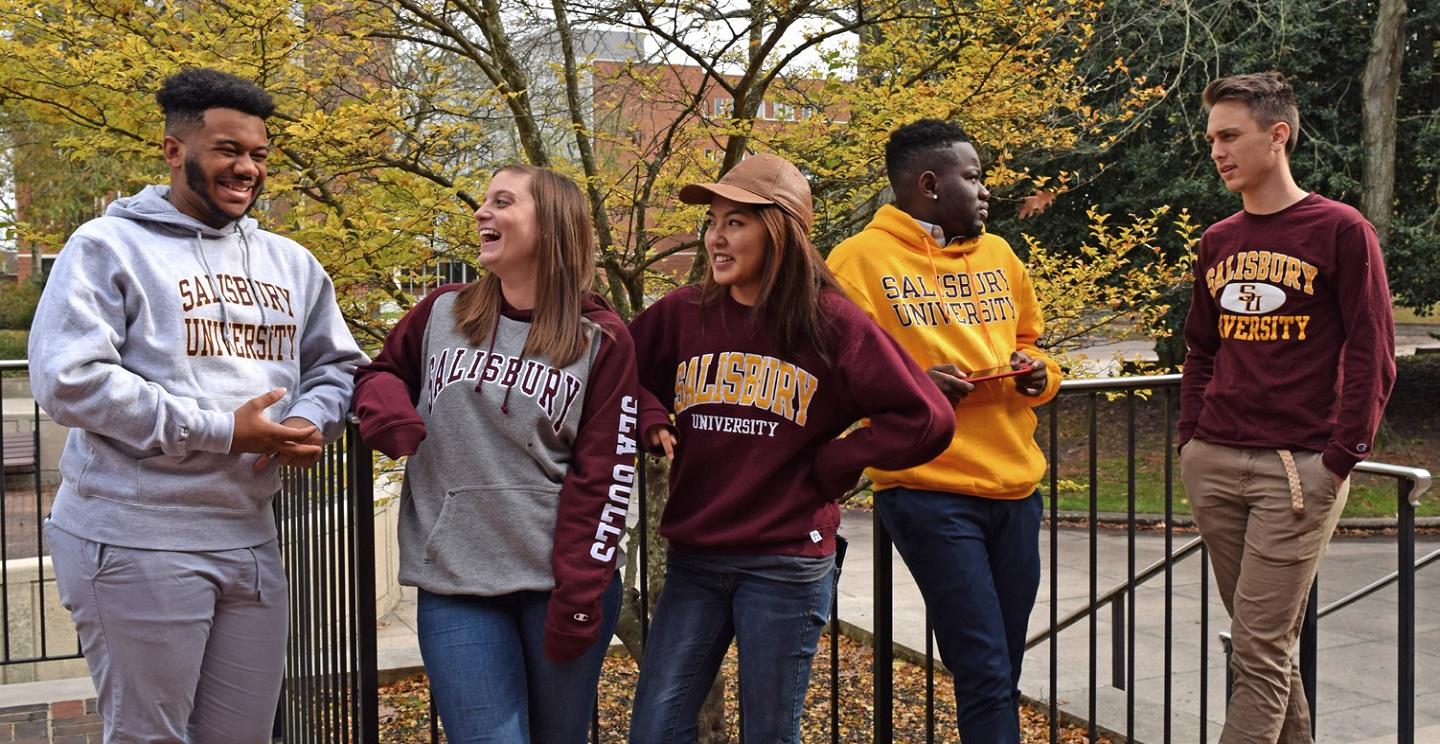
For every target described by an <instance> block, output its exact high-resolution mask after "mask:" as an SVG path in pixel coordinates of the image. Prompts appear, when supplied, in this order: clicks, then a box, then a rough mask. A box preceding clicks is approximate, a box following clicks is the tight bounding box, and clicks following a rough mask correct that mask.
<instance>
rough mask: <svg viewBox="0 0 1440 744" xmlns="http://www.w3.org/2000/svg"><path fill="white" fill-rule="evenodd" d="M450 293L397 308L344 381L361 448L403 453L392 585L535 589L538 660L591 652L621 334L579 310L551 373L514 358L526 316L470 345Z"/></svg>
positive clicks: (631, 411) (602, 578)
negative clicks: (582, 345)
mask: <svg viewBox="0 0 1440 744" xmlns="http://www.w3.org/2000/svg"><path fill="white" fill-rule="evenodd" d="M462 288H463V286H462V285H446V286H444V287H440V288H439V289H437V290H435V291H433V292H431V293H430V294H429V295H428V296H426V297H425V299H424V300H423V301H421V302H419V303H417V304H416V305H415V307H413V308H411V310H410V312H408V313H406V315H405V317H404V318H402V319H401V320H400V322H399V323H398V324H396V326H395V328H394V329H393V330H392V331H391V332H390V335H389V336H388V337H387V338H386V339H385V347H384V349H383V350H382V351H381V352H380V354H379V356H377V357H375V361H373V362H371V363H370V364H368V365H365V366H363V367H361V368H360V369H359V370H358V371H357V372H356V383H355V402H354V408H355V411H356V413H357V414H358V415H359V417H360V433H361V435H363V436H364V438H365V441H366V442H368V443H369V444H370V445H371V446H373V447H375V448H376V449H378V450H380V451H382V452H384V453H385V454H387V455H389V456H391V457H400V456H402V455H408V456H409V458H408V460H407V461H406V463H405V483H404V486H403V489H402V493H401V502H400V526H399V542H400V583H402V584H406V585H410V586H418V587H421V588H423V589H425V590H426V591H429V592H433V593H436V594H452V595H456V594H458V595H476V596H499V595H504V594H510V593H513V592H520V591H547V590H550V591H551V595H550V602H549V607H548V615H547V618H546V621H545V653H546V655H547V656H550V657H551V658H553V659H558V660H568V659H573V658H576V657H578V656H580V655H581V654H582V653H583V652H584V651H585V649H587V648H589V647H590V646H591V645H593V644H594V643H595V642H596V641H597V640H599V630H600V621H601V609H600V601H601V596H602V595H603V594H604V592H605V589H606V587H608V586H609V584H610V582H611V579H612V577H613V576H614V575H615V566H616V561H617V558H618V556H619V554H620V550H621V548H620V536H621V534H622V531H623V530H624V528H625V517H626V512H627V510H628V507H629V503H630V495H631V491H632V488H633V486H634V483H635V455H636V442H637V440H636V431H635V427H636V423H637V421H636V419H637V416H638V414H639V405H638V395H639V391H638V389H637V385H636V382H635V358H634V347H633V346H632V345H631V343H630V335H629V333H628V332H626V330H625V325H624V323H623V322H622V321H621V320H620V318H619V317H618V316H617V315H615V313H614V312H613V311H612V310H610V309H609V308H608V307H606V306H604V305H603V304H602V303H601V302H600V301H599V300H598V298H593V297H592V298H590V299H588V300H587V301H586V302H585V303H584V307H583V308H582V312H583V315H584V321H583V323H582V331H583V332H584V333H585V337H586V339H587V340H588V348H587V349H586V351H585V352H584V353H582V354H581V355H580V358H578V359H576V360H575V361H573V362H571V363H569V364H567V365H564V366H563V367H562V366H555V365H552V364H551V363H550V361H549V360H548V359H547V358H545V357H541V356H527V355H525V353H524V351H523V349H524V345H525V342H526V340H527V339H528V338H529V333H530V318H531V315H530V312H529V311H520V310H514V309H511V308H509V307H505V308H503V309H502V313H501V317H500V318H498V319H497V320H496V324H495V328H494V329H493V331H492V332H491V333H490V335H489V337H488V338H487V339H486V340H485V341H483V342H481V343H479V344H473V343H471V342H470V340H469V339H468V338H466V336H465V335H464V334H463V333H461V332H460V331H459V330H458V329H457V328H456V327H455V312H454V306H455V301H456V298H457V297H459V295H458V293H457V291H456V290H459V289H462Z"/></svg>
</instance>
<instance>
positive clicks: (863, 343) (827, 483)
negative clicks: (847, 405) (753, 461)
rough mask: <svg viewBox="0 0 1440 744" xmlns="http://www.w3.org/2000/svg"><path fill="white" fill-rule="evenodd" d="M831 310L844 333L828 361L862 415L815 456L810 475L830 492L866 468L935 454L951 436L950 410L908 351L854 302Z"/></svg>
mask: <svg viewBox="0 0 1440 744" xmlns="http://www.w3.org/2000/svg"><path fill="white" fill-rule="evenodd" d="M847 310H848V312H846V311H840V312H832V317H833V318H835V320H836V322H837V323H844V324H845V326H847V330H846V333H847V334H848V335H849V336H850V337H851V338H850V342H849V343H848V344H846V345H845V346H844V351H843V352H842V353H841V354H840V355H839V356H837V357H836V359H835V363H834V368H835V370H836V372H837V373H838V374H839V375H840V376H841V378H842V384H843V385H844V387H845V392H846V396H847V397H848V398H849V399H850V400H852V401H854V403H855V405H856V407H857V409H858V413H857V415H858V416H860V417H867V418H869V419H870V425H869V426H862V427H860V428H858V429H856V430H854V431H852V432H850V433H849V434H847V435H845V436H844V437H841V438H839V439H835V440H832V441H830V442H827V443H826V444H825V445H824V446H822V447H821V448H820V450H819V451H818V453H817V454H816V457H815V469H814V479H815V481H816V483H817V485H819V486H820V487H821V488H822V489H823V490H822V493H824V494H826V495H828V496H830V497H831V498H839V497H840V496H842V495H843V494H844V493H845V492H846V491H847V490H849V489H850V488H851V487H853V486H854V485H855V482H856V481H857V480H858V479H859V478H860V473H861V472H862V471H863V470H864V469H865V468H867V467H872V466H873V467H877V468H880V469H882V470H903V469H905V468H909V467H914V466H916V465H923V464H924V463H927V462H929V461H931V460H933V459H935V458H936V457H937V456H939V455H940V453H941V452H944V451H945V448H946V447H948V446H949V445H950V440H951V439H952V438H953V437H954V436H955V409H954V408H953V407H951V405H950V403H949V401H947V400H946V399H945V395H944V394H943V393H941V392H940V389H939V388H937V387H935V383H933V382H931V381H930V378H929V377H927V376H926V374H925V371H924V370H922V369H920V367H919V365H917V364H916V363H915V361H914V360H913V359H911V358H910V355H909V354H907V353H905V350H904V349H903V348H901V347H900V344H898V343H896V342H895V339H893V338H891V337H890V334H888V333H886V332H885V331H884V329H882V328H880V327H879V326H877V325H875V323H874V321H871V320H870V319H869V318H868V317H866V316H864V315H863V314H861V312H860V310H859V309H857V308H853V307H852V308H847Z"/></svg>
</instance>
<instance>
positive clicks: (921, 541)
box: [875, 488, 1044, 744]
mask: <svg viewBox="0 0 1440 744" xmlns="http://www.w3.org/2000/svg"><path fill="white" fill-rule="evenodd" d="M875 508H876V510H877V511H879V513H880V519H881V520H882V521H883V522H884V524H885V529H886V530H888V531H889V532H890V538H891V539H892V540H893V541H894V543H895V548H896V549H897V550H898V551H899V552H900V557H901V558H903V559H905V565H907V566H909V568H910V574H911V575H912V576H914V577H915V583H916V584H918V585H919V587H920V593H921V594H923V595H924V596H925V606H926V609H927V611H928V612H929V615H930V622H931V625H932V626H933V627H934V629H935V638H936V641H937V644H938V645H939V647H940V659H941V661H943V662H944V663H945V667H946V668H947V669H949V670H950V673H951V674H952V675H953V676H954V678H955V710H956V713H957V718H958V719H959V724H960V739H961V740H962V741H964V742H967V744H1018V742H1019V741H1020V719H1019V706H1020V665H1021V663H1022V662H1023V661H1024V659H1025V632H1026V626H1027V625H1028V624H1029V622H1030V610H1031V609H1033V608H1034V607H1035V591H1036V590H1037V589H1039V588H1040V515H1041V513H1042V512H1043V510H1044V502H1043V500H1042V498H1041V496H1040V492H1039V491H1036V492H1035V493H1033V494H1031V495H1030V496H1029V497H1027V498H1023V499H1018V500H1015V501H1008V500H999V499H985V498H979V497H976V496H966V495H963V494H954V493H939V492H935V491H917V490H912V489H909V488H890V489H886V490H884V491H880V492H878V493H876V494H875Z"/></svg>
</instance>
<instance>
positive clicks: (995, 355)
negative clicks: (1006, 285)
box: [925, 235, 1010, 367]
mask: <svg viewBox="0 0 1440 744" xmlns="http://www.w3.org/2000/svg"><path fill="white" fill-rule="evenodd" d="M931 238H932V241H933V242H935V243H938V242H939V241H938V240H933V238H934V236H933V235H932V236H931ZM947 245H948V244H947ZM935 250H936V249H935V248H933V247H931V246H930V245H928V244H927V245H926V246H925V257H926V258H928V259H930V277H931V278H932V279H934V281H935V296H936V297H939V296H940V268H939V267H938V266H937V265H936V264H935ZM939 250H941V251H944V250H945V248H944V246H941V247H940V248H939ZM960 259H961V260H962V261H964V262H965V273H966V274H969V273H971V272H970V254H968V253H962V254H960ZM936 304H937V305H939V306H940V315H941V316H942V317H944V318H945V320H946V321H947V322H951V323H953V322H954V318H953V317H951V314H950V309H949V308H948V307H947V306H946V304H945V303H944V302H937V303H936ZM980 332H981V333H983V334H984V335H985V346H986V347H988V348H989V349H990V356H991V358H992V359H994V360H995V363H994V364H992V365H990V366H992V367H1004V366H1008V365H1009V364H1010V360H1009V359H1001V358H1000V352H998V351H996V350H995V339H994V338H992V337H991V335H990V324H989V323H986V322H985V320H984V319H983V318H982V319H981V320H980Z"/></svg>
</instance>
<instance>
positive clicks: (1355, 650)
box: [840, 512, 1440, 744]
mask: <svg viewBox="0 0 1440 744" xmlns="http://www.w3.org/2000/svg"><path fill="white" fill-rule="evenodd" d="M1045 529H1046V532H1045V533H1044V534H1042V536H1041V554H1042V561H1041V566H1042V576H1041V584H1040V596H1039V598H1038V601H1037V603H1036V606H1035V611H1034V613H1033V614H1032V615H1031V618H1030V631H1031V634H1032V635H1033V634H1035V633H1039V632H1041V631H1043V630H1045V629H1046V628H1047V627H1048V626H1049V622H1050V604H1051V601H1050V576H1049V566H1050V558H1049V535H1048V529H1049V528H1048V526H1047V527H1046V528H1045ZM841 532H842V534H844V535H845V536H846V537H847V538H849V540H850V551H849V554H848V557H847V558H846V561H845V570H844V573H843V574H842V576H841V581H840V617H841V619H842V620H845V621H848V622H850V623H853V624H855V625H857V626H860V627H862V628H872V627H873V618H872V608H873V607H874V587H873V578H874V574H873V562H874V561H873V554H874V550H873V542H872V539H871V536H872V529H871V519H870V515H868V514H863V513H854V512H851V513H846V514H845V517H844V521H843V523H842V527H841ZM1193 537H1194V536H1193V535H1183V534H1182V535H1176V536H1175V540H1174V547H1175V549H1176V550H1178V549H1179V548H1180V546H1181V545H1183V544H1184V543H1185V542H1187V541H1188V540H1190V539H1192V538H1193ZM1089 545H1090V538H1089V533H1088V530H1085V529H1072V528H1062V529H1061V530H1060V539H1059V551H1060V553H1059V564H1060V571H1059V592H1058V595H1059V596H1058V608H1059V615H1060V617H1062V618H1063V617H1065V615H1066V614H1068V613H1069V612H1070V611H1072V610H1075V609H1078V608H1083V607H1085V606H1086V605H1087V604H1088V600H1089V582H1090V577H1089ZM1126 545H1127V540H1126V536H1125V532H1124V531H1123V530H1110V529H1102V530H1100V531H1099V539H1098V549H1097V552H1098V556H1099V558H1098V566H1099V570H1098V572H1097V575H1098V580H1097V583H1098V585H1099V591H1100V592H1101V593H1103V592H1105V591H1106V590H1108V589H1110V588H1112V587H1115V586H1117V585H1120V584H1123V583H1124V582H1125V579H1126V564H1127V547H1126ZM1437 548H1440V539H1437V538H1436V537H1433V536H1430V537H1423V538H1421V542H1420V543H1419V545H1418V546H1417V554H1418V555H1421V556H1423V555H1425V554H1426V553H1428V552H1430V551H1432V550H1435V549H1437ZM1164 551H1165V546H1164V537H1163V533H1156V532H1143V533H1141V534H1140V535H1138V536H1137V538H1136V566H1137V571H1138V570H1141V569H1143V568H1145V567H1146V566H1148V565H1149V564H1150V563H1151V562H1153V561H1155V560H1157V559H1159V558H1161V557H1163V556H1164ZM1395 556H1396V546H1395V542H1394V538H1390V537H1373V538H1337V539H1336V540H1335V541H1334V542H1333V543H1332V544H1331V548H1330V552H1329V554H1328V556H1327V557H1326V559H1325V563H1324V565H1323V567H1322V571H1321V578H1320V604H1321V607H1324V606H1325V605H1327V604H1329V603H1330V602H1332V601H1334V600H1335V599H1338V598H1340V597H1342V596H1344V595H1345V594H1348V593H1349V592H1351V591H1353V590H1354V589H1357V588H1359V587H1361V586H1364V585H1365V584H1368V583H1370V582H1371V581H1373V580H1375V579H1378V578H1380V577H1381V576H1383V575H1384V574H1385V573H1387V572H1389V571H1392V570H1394V567H1395V565H1396V557H1395ZM892 560H893V562H894V563H893V565H894V584H895V588H894V599H893V601H892V605H893V607H894V612H895V620H894V625H895V641H896V642H897V643H899V644H901V645H904V646H906V647H908V648H912V649H922V650H923V649H924V648H925V639H924V627H925V624H924V602H923V601H922V599H921V598H920V593H919V591H918V590H917V589H916V588H915V584H914V581H913V580H912V579H911V578H910V574H909V572H908V571H906V569H905V566H904V563H903V562H902V561H901V560H900V557H899V555H898V554H894V555H893V557H892ZM1172 581H1173V587H1174V589H1173V593H1172V615H1171V617H1172V618H1173V619H1172V620H1171V622H1169V623H1167V622H1166V617H1165V604H1164V602H1165V587H1164V577H1163V576H1157V577H1156V578H1155V579H1152V580H1151V581H1150V582H1149V583H1147V584H1145V585H1143V586H1142V587H1140V588H1139V589H1138V590H1137V592H1136V607H1135V616H1136V623H1135V624H1136V633H1135V646H1136V650H1135V661H1136V664H1135V667H1136V668H1135V677H1136V684H1135V693H1136V694H1135V698H1136V702H1135V716H1134V727H1135V728H1134V731H1135V737H1136V739H1137V740H1138V741H1142V742H1161V741H1164V737H1163V733H1164V730H1163V727H1164V720H1165V715H1164V707H1163V706H1164V695H1165V687H1166V685H1165V678H1164V647H1165V640H1164V634H1165V628H1166V626H1167V624H1168V625H1169V627H1170V628H1171V632H1172V640H1171V644H1172V645H1171V648H1172V661H1171V663H1172V667H1171V675H1170V676H1171V680H1172V684H1171V699H1172V706H1173V707H1172V709H1171V714H1170V722H1171V726H1172V729H1171V740H1172V741H1175V742H1196V741H1199V740H1200V736H1199V724H1200V717H1201V709H1200V705H1199V699H1200V695H1199V690H1200V684H1199V682H1200V669H1201V667H1202V666H1204V667H1205V668H1206V669H1207V670H1208V685H1207V687H1208V690H1209V700H1208V702H1209V711H1208V714H1206V718H1207V719H1208V721H1209V725H1208V731H1207V737H1206V739H1207V740H1208V741H1218V739H1219V733H1220V724H1221V723H1223V721H1224V710H1223V704H1222V703H1221V701H1223V700H1224V689H1225V688H1224V685H1225V666H1224V664H1225V657H1224V652H1223V651H1222V649H1221V647H1220V644H1219V642H1218V640H1217V634H1218V633H1219V632H1220V631H1221V630H1226V629H1228V627H1229V622H1228V619H1227V617H1226V615H1225V608H1224V606H1223V605H1222V604H1221V603H1220V599H1219V596H1218V595H1217V594H1216V593H1215V591H1214V582H1213V581H1211V582H1210V599H1209V607H1208V611H1209V618H1210V620H1209V623H1210V625H1209V631H1210V633H1209V635H1210V644H1209V649H1208V654H1207V655H1206V656H1205V657H1204V658H1202V657H1201V655H1200V644H1201V639H1200V611H1201V594H1200V583H1201V582H1200V560H1199V556H1198V554H1196V555H1195V556H1192V557H1190V558H1188V559H1186V560H1185V561H1183V562H1181V563H1180V564H1178V565H1177V566H1176V567H1175V570H1174V572H1173V577H1172ZM1397 602H1398V600H1397V590H1396V588H1395V587H1394V586H1391V587H1389V588H1387V589H1385V590H1382V591H1380V592H1378V593H1377V594H1374V595H1372V596H1370V597H1367V598H1366V599H1363V600H1361V601H1360V602H1358V603H1356V604H1354V605H1351V606H1350V607H1348V608H1345V609H1343V610H1340V611H1338V612H1336V613H1334V614H1332V615H1330V616H1328V617H1326V618H1325V619H1323V620H1322V621H1321V623H1320V639H1319V646H1320V661H1319V688H1318V691H1317V697H1318V703H1317V706H1316V707H1317V709H1318V711H1319V717H1318V721H1317V741H1318V742H1322V743H1326V744H1329V743H1334V744H1339V743H1340V742H1366V743H1367V744H1371V743H1374V744H1378V743H1379V742H1384V741H1394V733H1395V730H1396V723H1395V722H1396V706H1395V703H1394V701H1393V699H1392V696H1393V694H1394V692H1393V691H1394V690H1395V687H1396V681H1395V674H1396V672H1395V670H1396V656H1397V654H1396V643H1397V632H1396V616H1397V611H1398V604H1397ZM1416 606H1417V610H1416V659H1415V660H1416V670H1415V682H1416V693H1417V694H1416V701H1415V706H1416V716H1415V725H1416V729H1417V730H1416V741H1417V742H1440V568H1436V567H1434V565H1433V564H1432V566H1431V567H1430V568H1429V569H1422V570H1421V571H1420V572H1419V573H1418V575H1417V576H1416ZM1111 617H1112V615H1111V611H1110V609H1109V608H1108V607H1107V608H1105V609H1104V610H1102V612H1101V613H1100V614H1099V616H1098V617H1097V618H1096V632H1097V644H1096V645H1097V650H1096V651H1097V653H1096V661H1097V679H1098V686H1099V688H1100V689H1099V692H1098V693H1097V699H1096V707H1097V715H1096V719H1097V721H1098V723H1099V724H1100V725H1102V726H1104V727H1106V728H1109V729H1111V730H1113V731H1118V732H1121V733H1124V732H1125V730H1126V693H1125V692H1124V691H1123V690H1119V689H1115V688H1113V687H1111V686H1110V680H1111V676H1110V669H1111V632H1112V624H1111ZM1089 633H1090V624H1089V621H1088V619H1086V620H1082V621H1081V622H1080V623H1079V624H1077V625H1074V626H1072V627H1071V628H1069V629H1067V630H1066V631H1064V632H1062V633H1061V634H1060V637H1059V643H1058V646H1059V657H1060V668H1059V683H1058V687H1057V690H1058V695H1057V697H1058V699H1059V700H1060V702H1061V705H1062V707H1063V709H1064V710H1066V711H1067V712H1070V713H1074V714H1076V715H1078V716H1080V717H1081V718H1088V717H1089V713H1088V709H1089V695H1088V690H1089V660H1090V653H1089ZM1025 664H1026V666H1025V673H1024V676H1023V678H1022V680H1021V687H1022V689H1023V691H1024V692H1025V694H1027V695H1029V696H1030V697H1032V698H1035V699H1046V700H1048V699H1049V697H1050V691H1049V644H1048V642H1047V643H1043V644H1041V645H1040V646H1037V647H1036V648H1034V649H1032V650H1031V651H1030V653H1028V654H1027V655H1026V661H1025Z"/></svg>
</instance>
